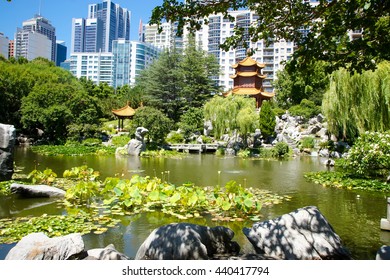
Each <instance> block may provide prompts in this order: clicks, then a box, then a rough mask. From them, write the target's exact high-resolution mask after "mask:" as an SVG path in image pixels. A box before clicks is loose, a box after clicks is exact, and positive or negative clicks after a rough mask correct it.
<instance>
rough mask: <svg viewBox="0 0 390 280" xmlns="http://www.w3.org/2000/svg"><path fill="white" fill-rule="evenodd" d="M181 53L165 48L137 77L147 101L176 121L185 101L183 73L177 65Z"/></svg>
mask: <svg viewBox="0 0 390 280" xmlns="http://www.w3.org/2000/svg"><path fill="white" fill-rule="evenodd" d="M181 59H182V55H181V54H180V53H179V51H178V50H176V49H172V50H165V51H164V52H163V53H162V54H161V55H160V57H159V59H157V60H155V61H154V63H152V65H150V66H149V67H148V68H147V69H145V70H144V71H143V72H142V73H141V75H140V76H139V78H138V79H137V85H139V86H140V87H141V88H142V90H143V91H144V92H145V94H146V95H147V96H148V103H147V105H150V106H152V107H154V108H157V109H159V110H161V111H162V112H164V113H165V114H166V115H167V116H168V117H169V118H170V119H172V120H175V121H178V120H179V117H180V115H181V113H182V111H183V107H184V105H185V101H184V99H183V95H182V89H183V81H184V75H183V71H182V69H181V68H180V67H179V65H180V60H181Z"/></svg>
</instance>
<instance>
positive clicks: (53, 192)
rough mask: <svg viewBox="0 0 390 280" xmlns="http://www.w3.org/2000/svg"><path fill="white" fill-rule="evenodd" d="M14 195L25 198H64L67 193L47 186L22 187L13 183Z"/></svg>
mask: <svg viewBox="0 0 390 280" xmlns="http://www.w3.org/2000/svg"><path fill="white" fill-rule="evenodd" d="M10 189H11V192H12V193H17V194H19V195H20V196H21V197H24V198H38V197H64V196H65V191H64V190H61V189H58V188H55V187H51V186H47V185H22V184H18V183H13V184H11V186H10Z"/></svg>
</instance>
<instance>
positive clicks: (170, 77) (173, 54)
mask: <svg viewBox="0 0 390 280" xmlns="http://www.w3.org/2000/svg"><path fill="white" fill-rule="evenodd" d="M218 74H219V65H218V63H217V61H216V58H215V57H214V56H212V55H209V54H207V53H206V52H204V51H202V50H201V49H199V48H198V47H197V46H196V44H195V41H194V40H193V39H192V38H191V37H190V38H189V42H188V44H187V46H186V47H185V49H184V52H182V51H181V50H177V49H171V50H165V51H164V52H163V53H162V54H161V55H160V57H159V59H158V60H156V61H155V62H154V63H153V64H152V65H150V66H149V67H148V68H147V69H146V70H144V71H143V72H142V73H141V75H140V77H139V78H138V79H137V85H139V86H140V87H141V89H142V91H143V92H144V93H145V96H146V100H145V101H146V104H147V105H150V106H152V107H155V108H158V109H160V110H161V111H162V112H164V113H165V114H166V115H167V116H168V117H169V118H170V119H172V120H174V121H175V122H178V121H179V119H180V116H181V115H182V114H183V113H184V112H185V111H186V110H188V109H189V108H199V107H202V106H203V104H204V103H205V101H207V100H208V99H210V98H211V97H212V94H215V93H217V92H218V90H219V88H218V86H217V85H216V84H215V81H214V80H213V79H212V77H215V76H217V75H218Z"/></svg>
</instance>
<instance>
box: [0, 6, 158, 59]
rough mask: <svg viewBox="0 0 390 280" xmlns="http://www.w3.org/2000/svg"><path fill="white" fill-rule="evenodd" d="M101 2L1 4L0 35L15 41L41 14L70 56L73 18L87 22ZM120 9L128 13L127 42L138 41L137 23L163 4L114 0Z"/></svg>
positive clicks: (147, 17)
mask: <svg viewBox="0 0 390 280" xmlns="http://www.w3.org/2000/svg"><path fill="white" fill-rule="evenodd" d="M101 2H103V0H67V1H54V0H33V1H32V0H19V1H11V2H7V1H0V12H1V14H2V16H1V17H0V33H3V34H4V36H6V37H8V38H9V39H10V40H13V39H14V34H15V33H16V30H17V28H20V27H22V23H23V21H26V20H28V19H31V18H33V17H34V15H36V14H40V15H41V16H43V17H45V18H46V19H48V20H49V21H50V23H51V24H52V25H53V26H54V27H55V28H56V37H57V40H58V41H65V44H66V47H67V48H68V55H69V53H70V46H71V35H72V18H86V17H87V16H88V5H89V4H96V3H101ZM113 2H114V3H115V4H119V5H120V6H121V7H123V8H127V9H128V10H129V11H130V12H131V21H130V39H131V40H138V28H139V21H140V20H142V22H143V23H147V22H148V21H149V17H150V16H151V14H152V10H153V8H154V7H156V6H158V5H160V4H161V3H162V2H163V1H162V0H148V1H144V2H142V4H141V3H140V2H139V1H136V0H114V1H113Z"/></svg>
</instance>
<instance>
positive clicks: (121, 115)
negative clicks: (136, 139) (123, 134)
mask: <svg viewBox="0 0 390 280" xmlns="http://www.w3.org/2000/svg"><path fill="white" fill-rule="evenodd" d="M112 113H113V114H114V116H116V117H117V118H118V130H119V131H122V130H123V121H124V119H132V118H133V116H134V115H135V110H134V109H133V108H131V107H130V105H129V102H127V104H126V106H125V107H122V108H120V109H115V110H112Z"/></svg>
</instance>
